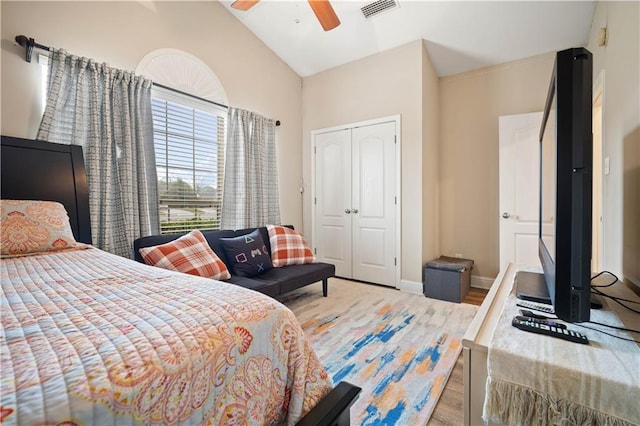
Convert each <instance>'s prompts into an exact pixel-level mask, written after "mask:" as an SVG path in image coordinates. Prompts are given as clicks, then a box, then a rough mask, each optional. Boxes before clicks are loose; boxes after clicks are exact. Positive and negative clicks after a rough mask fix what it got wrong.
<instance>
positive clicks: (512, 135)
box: [499, 112, 553, 268]
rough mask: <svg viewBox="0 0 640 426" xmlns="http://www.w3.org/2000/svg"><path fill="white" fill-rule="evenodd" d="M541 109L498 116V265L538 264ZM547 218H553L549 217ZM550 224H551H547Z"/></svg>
mask: <svg viewBox="0 0 640 426" xmlns="http://www.w3.org/2000/svg"><path fill="white" fill-rule="evenodd" d="M541 122H542V112H535V113H530V114H517V115H506V116H501V117H499V138H500V142H499V157H500V166H499V167H500V216H501V217H500V267H501V268H503V267H504V266H505V265H506V263H507V262H512V263H514V264H516V265H528V266H539V265H540V260H539V258H538V220H539V217H538V216H539V211H538V206H539V199H538V197H539V186H540V183H539V174H540V171H539V168H540V142H539V132H540V124H541ZM548 219H549V222H550V221H551V220H552V219H553V218H548ZM547 226H550V225H547Z"/></svg>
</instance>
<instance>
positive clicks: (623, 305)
mask: <svg viewBox="0 0 640 426" xmlns="http://www.w3.org/2000/svg"><path fill="white" fill-rule="evenodd" d="M591 292H592V293H594V294H598V295H600V296H603V297H607V298H609V299H611V300H613V301H614V302H616V303H617V304H618V305H620V306H622V307H623V308H626V309H628V310H630V311H631V312H635V313H636V314H640V311H638V310H637V309H633V308H632V307H630V306H627V305H625V304H624V303H622V302H621V300H622V301H623V302H628V303H640V302H636V301H634V300H629V299H623V298H621V297H616V296H610V295H608V294H605V293H603V292H601V291H600V290H598V289H597V288H591Z"/></svg>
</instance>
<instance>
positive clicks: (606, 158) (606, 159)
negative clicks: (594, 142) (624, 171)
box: [604, 157, 609, 175]
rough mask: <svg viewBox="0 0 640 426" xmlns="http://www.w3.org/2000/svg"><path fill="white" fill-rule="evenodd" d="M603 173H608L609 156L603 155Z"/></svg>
mask: <svg viewBox="0 0 640 426" xmlns="http://www.w3.org/2000/svg"><path fill="white" fill-rule="evenodd" d="M604 174H605V175H608V174H609V157H604Z"/></svg>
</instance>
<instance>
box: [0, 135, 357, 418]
mask: <svg viewBox="0 0 640 426" xmlns="http://www.w3.org/2000/svg"><path fill="white" fill-rule="evenodd" d="M1 171H2V181H1V184H2V189H1V192H2V199H3V200H51V201H57V202H59V203H61V204H62V205H63V206H64V208H65V209H66V211H67V213H68V217H69V226H70V228H71V231H72V232H73V236H74V237H75V240H76V241H77V242H78V244H77V245H76V246H74V245H73V244H71V245H69V246H65V247H62V248H60V249H59V250H58V249H55V250H53V251H47V252H36V253H31V254H28V255H13V256H6V257H4V258H3V259H2V261H1V275H0V277H1V290H2V294H1V296H2V299H1V306H0V313H1V318H2V328H1V329H0V332H1V336H0V340H1V347H0V351H1V352H0V358H1V359H0V361H1V364H0V371H1V380H0V423H2V424H3V425H4V424H16V425H18V424H20V425H35V424H65V425H74V424H78V425H84V424H100V425H102V424H249V425H254V424H255V425H260V424H291V425H292V424H296V423H297V424H300V425H322V424H326V425H333V424H339V425H344V424H349V407H350V406H351V404H352V403H353V402H354V401H355V399H356V398H357V395H358V393H359V388H357V387H355V386H352V385H350V384H348V383H344V382H343V383H340V384H338V385H337V386H336V387H335V388H334V387H333V386H332V383H331V381H330V379H329V378H328V377H327V374H326V372H325V370H324V368H323V367H322V365H321V363H320V362H319V360H318V358H317V356H316V355H315V353H314V352H313V349H312V348H311V347H310V345H309V343H308V341H307V339H306V338H305V336H304V333H303V331H302V329H301V327H300V325H299V324H298V322H297V320H296V318H295V316H294V315H293V313H292V312H291V311H290V310H289V309H287V308H286V307H285V306H284V305H282V304H280V303H279V302H278V301H276V300H274V299H272V298H270V297H268V296H265V295H262V294H260V293H257V292H253V291H250V290H246V289H244V288H241V287H238V286H235V285H233V284H227V283H223V282H219V281H214V280H211V279H208V278H201V277H195V276H191V275H186V274H180V273H176V272H172V271H168V270H163V269H160V268H154V267H150V266H147V265H143V264H141V263H138V262H134V261H131V260H128V259H123V258H121V257H118V256H115V255H112V254H110V253H106V252H104V251H101V250H99V249H97V248H95V247H92V246H91V245H90V243H91V231H90V219H89V208H88V192H87V185H86V176H85V171H84V163H83V160H82V150H81V148H80V147H77V146H66V145H57V144H52V143H47V142H40V141H31V140H24V139H18V138H11V137H5V136H3V137H2V169H1ZM26 171H28V173H25V172H26ZM16 205H17V204H16ZM7 207H8V208H12V204H11V202H3V207H2V208H3V209H5V208H7ZM3 238H4V237H3ZM83 243H84V244H83ZM3 244H5V241H4V239H3Z"/></svg>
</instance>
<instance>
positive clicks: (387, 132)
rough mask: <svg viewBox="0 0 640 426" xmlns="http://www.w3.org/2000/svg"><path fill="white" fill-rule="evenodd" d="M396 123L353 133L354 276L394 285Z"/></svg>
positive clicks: (361, 129)
mask: <svg viewBox="0 0 640 426" xmlns="http://www.w3.org/2000/svg"><path fill="white" fill-rule="evenodd" d="M395 126H396V123H395V122H387V123H381V124H374V125H370V126H363V127H356V128H354V129H353V133H352V164H353V166H352V178H353V185H352V187H353V195H352V208H351V220H352V223H353V277H354V278H355V279H358V280H362V281H369V282H374V283H379V284H385V285H390V286H394V285H395V275H396V274H395V256H396V229H395V228H396V214H395V213H396V206H395V191H396V188H395V176H396V171H395V167H396V156H395V153H396V150H395V137H396V127H395Z"/></svg>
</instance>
